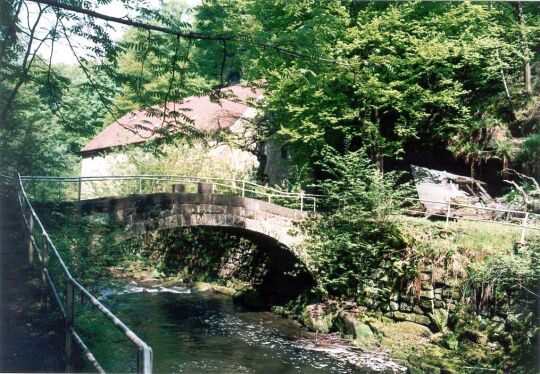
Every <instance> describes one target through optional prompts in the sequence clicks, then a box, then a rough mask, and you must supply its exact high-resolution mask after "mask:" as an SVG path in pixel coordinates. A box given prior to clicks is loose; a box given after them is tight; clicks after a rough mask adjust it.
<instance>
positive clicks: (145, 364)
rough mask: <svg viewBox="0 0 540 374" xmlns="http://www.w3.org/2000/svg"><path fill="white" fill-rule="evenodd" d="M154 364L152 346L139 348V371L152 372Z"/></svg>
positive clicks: (149, 373)
mask: <svg viewBox="0 0 540 374" xmlns="http://www.w3.org/2000/svg"><path fill="white" fill-rule="evenodd" d="M152 366H153V357H152V350H151V349H150V348H146V349H145V348H139V350H138V351H137V373H140V374H151V373H152Z"/></svg>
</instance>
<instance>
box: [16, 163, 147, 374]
mask: <svg viewBox="0 0 540 374" xmlns="http://www.w3.org/2000/svg"><path fill="white" fill-rule="evenodd" d="M11 180H12V181H13V185H14V188H15V191H16V193H17V202H18V204H19V207H20V209H21V215H22V220H23V223H24V226H25V227H26V231H27V235H28V261H29V263H30V264H31V265H33V263H34V253H35V254H37V258H38V260H39V263H40V265H41V269H40V270H41V271H40V272H41V289H42V298H41V306H42V308H43V307H45V308H46V305H47V299H48V292H49V291H50V293H51V294H52V296H53V299H54V301H55V302H56V305H57V306H58V309H59V311H60V313H61V314H62V316H63V317H64V319H65V321H66V372H73V371H74V344H73V343H74V342H75V343H76V344H77V345H78V346H79V348H80V349H81V351H82V352H83V353H84V356H85V357H86V358H87V360H88V361H89V362H90V363H91V364H92V366H93V367H94V368H95V369H96V370H97V371H98V372H100V373H104V372H105V371H104V370H103V368H102V367H101V365H100V363H99V362H98V360H97V359H96V358H95V357H94V355H93V354H92V352H91V351H90V349H89V348H88V346H87V345H86V344H85V342H84V340H83V338H82V337H81V336H80V335H79V334H78V332H77V330H76V326H75V293H76V292H78V293H79V294H80V297H81V300H83V299H85V300H87V301H88V302H89V303H90V304H91V305H92V306H93V307H95V308H96V309H97V310H99V311H100V312H101V314H102V315H103V316H105V317H106V318H107V319H108V320H109V321H111V322H112V324H113V325H114V326H116V327H117V328H118V329H119V330H120V332H121V333H122V334H123V335H124V336H126V337H127V338H128V339H129V340H130V341H131V342H132V343H133V344H134V345H135V346H136V347H137V348H138V351H137V372H139V373H145V374H150V373H152V364H153V355H152V349H151V348H150V347H149V346H148V345H147V344H146V343H145V342H144V341H143V340H142V339H141V338H139V337H138V336H137V335H136V334H135V333H134V332H133V331H131V330H130V329H129V328H128V327H127V326H126V325H125V324H124V323H123V322H122V321H121V320H120V319H119V318H118V317H116V316H115V315H114V314H113V313H112V312H111V311H109V309H107V307H105V305H103V304H102V303H101V302H100V301H99V300H98V299H97V298H95V297H94V296H93V295H92V294H90V292H88V291H87V290H86V289H85V288H84V287H83V286H82V285H81V284H80V283H79V282H78V281H77V280H76V279H75V278H74V277H73V276H72V275H71V273H70V272H69V270H68V268H67V266H66V264H65V262H64V260H63V259H62V257H61V256H60V254H59V252H58V250H57V249H56V247H55V245H54V243H53V242H52V240H51V238H50V237H49V234H47V231H46V230H45V228H44V227H43V224H42V223H41V221H40V219H39V217H38V216H37V214H36V212H35V211H34V208H33V207H32V205H31V204H30V201H29V199H28V196H27V193H26V191H25V189H24V186H23V181H22V177H21V176H20V175H19V174H18V173H17V174H15V176H14V178H12V179H11ZM35 231H37V232H38V233H39V235H40V236H41V240H40V239H39V238H38V237H37V236H36V235H35V233H34V232H35ZM38 241H39V242H40V243H41V248H40V247H39V246H38ZM51 259H54V260H56V261H57V264H58V265H59V267H60V270H61V274H62V276H63V278H65V282H66V292H65V294H64V299H65V301H64V302H63V301H62V297H61V294H60V293H59V292H58V289H57V287H56V285H55V283H54V282H53V279H52V277H51V274H50V272H49V269H50V266H49V261H50V260H51Z"/></svg>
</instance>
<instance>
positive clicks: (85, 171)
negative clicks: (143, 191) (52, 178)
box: [81, 153, 138, 199]
mask: <svg viewBox="0 0 540 374" xmlns="http://www.w3.org/2000/svg"><path fill="white" fill-rule="evenodd" d="M127 161H128V158H127V155H125V154H123V153H110V154H103V155H96V156H88V157H83V159H82V162H81V176H82V177H98V176H108V175H119V174H123V175H129V174H134V173H135V168H134V167H130V166H129V165H128V162H127ZM119 165H123V166H124V167H123V169H122V170H121V172H120V173H119V170H118V168H119ZM137 188H138V185H136V183H135V182H126V181H110V182H109V181H99V182H83V183H82V185H81V198H83V199H92V198H96V197H103V196H118V195H123V194H125V193H126V192H127V193H130V192H136V190H137Z"/></svg>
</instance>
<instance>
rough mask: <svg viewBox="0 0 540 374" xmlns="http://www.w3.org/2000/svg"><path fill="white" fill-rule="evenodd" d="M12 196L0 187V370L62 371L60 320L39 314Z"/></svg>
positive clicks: (34, 282)
mask: <svg viewBox="0 0 540 374" xmlns="http://www.w3.org/2000/svg"><path fill="white" fill-rule="evenodd" d="M17 213H18V210H17V207H16V205H15V198H14V197H13V196H12V195H11V194H10V193H8V192H6V188H5V187H3V186H0V372H63V371H64V362H63V356H64V353H63V352H64V331H63V330H64V327H63V324H64V323H63V321H62V320H59V319H58V318H54V319H53V318H51V316H50V315H47V314H46V313H42V312H40V308H39V301H40V289H39V283H38V273H37V271H36V270H34V269H31V268H29V266H28V263H27V259H26V257H27V256H26V247H25V245H24V243H25V240H24V238H23V236H22V233H21V225H20V219H19V216H18V214H17Z"/></svg>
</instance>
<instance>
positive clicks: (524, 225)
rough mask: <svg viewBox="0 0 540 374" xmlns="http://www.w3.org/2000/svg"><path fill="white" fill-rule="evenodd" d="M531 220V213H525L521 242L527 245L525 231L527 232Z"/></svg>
mask: <svg viewBox="0 0 540 374" xmlns="http://www.w3.org/2000/svg"><path fill="white" fill-rule="evenodd" d="M528 220H529V212H525V217H523V227H522V228H521V238H520V239H519V242H520V243H521V244H525V231H526V230H527V221H528Z"/></svg>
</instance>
